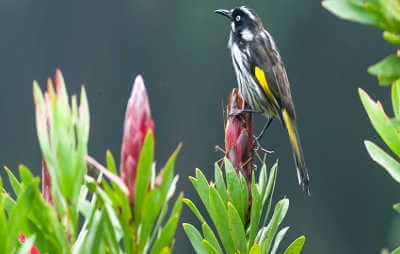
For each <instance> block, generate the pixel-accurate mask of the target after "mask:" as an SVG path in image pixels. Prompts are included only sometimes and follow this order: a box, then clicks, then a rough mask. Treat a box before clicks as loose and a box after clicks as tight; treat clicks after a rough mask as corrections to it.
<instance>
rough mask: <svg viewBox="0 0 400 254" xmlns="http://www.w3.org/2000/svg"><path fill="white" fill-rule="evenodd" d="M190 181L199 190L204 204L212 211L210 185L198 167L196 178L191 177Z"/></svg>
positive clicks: (198, 192)
mask: <svg viewBox="0 0 400 254" xmlns="http://www.w3.org/2000/svg"><path fill="white" fill-rule="evenodd" d="M189 179H190V181H191V182H192V184H193V186H194V188H195V189H196V191H197V194H198V195H199V197H200V199H201V201H202V202H203V205H204V206H205V208H206V209H207V211H208V212H209V213H210V205H209V187H210V186H209V185H208V181H207V179H206V177H205V176H204V175H203V173H202V172H201V170H200V169H198V168H197V169H196V178H193V177H189Z"/></svg>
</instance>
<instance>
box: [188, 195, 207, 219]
mask: <svg viewBox="0 0 400 254" xmlns="http://www.w3.org/2000/svg"><path fill="white" fill-rule="evenodd" d="M183 202H184V203H185V204H186V206H187V207H189V209H190V210H191V211H192V212H193V214H194V215H196V217H197V219H199V221H200V222H201V223H204V222H205V220H204V218H203V216H202V215H201V213H200V211H199V209H198V208H197V207H196V205H195V204H194V203H193V202H192V201H191V200H190V199H187V198H184V199H183Z"/></svg>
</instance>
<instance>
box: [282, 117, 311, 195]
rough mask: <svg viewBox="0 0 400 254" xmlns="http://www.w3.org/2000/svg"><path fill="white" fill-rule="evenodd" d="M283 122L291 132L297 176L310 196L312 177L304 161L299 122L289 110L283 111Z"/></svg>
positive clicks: (290, 138)
mask: <svg viewBox="0 0 400 254" xmlns="http://www.w3.org/2000/svg"><path fill="white" fill-rule="evenodd" d="M282 122H283V123H284V125H285V126H286V129H287V131H288V134H289V140H290V143H291V145H292V149H293V157H294V160H295V162H296V170H297V178H298V181H299V184H300V185H301V187H302V188H303V191H304V192H305V193H306V195H307V196H310V195H311V194H310V177H309V176H308V170H307V167H306V164H305V161H304V156H303V150H302V148H301V143H300V136H299V133H298V131H297V124H296V121H295V120H294V119H292V118H291V117H290V116H289V114H288V112H287V110H286V109H283V111H282Z"/></svg>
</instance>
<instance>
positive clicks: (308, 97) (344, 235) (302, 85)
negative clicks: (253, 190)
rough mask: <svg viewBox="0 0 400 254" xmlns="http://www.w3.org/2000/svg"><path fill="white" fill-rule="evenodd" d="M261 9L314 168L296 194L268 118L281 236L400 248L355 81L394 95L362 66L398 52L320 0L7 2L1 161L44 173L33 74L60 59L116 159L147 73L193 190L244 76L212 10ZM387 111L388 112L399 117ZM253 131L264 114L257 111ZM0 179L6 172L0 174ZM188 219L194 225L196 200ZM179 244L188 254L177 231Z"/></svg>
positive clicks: (162, 123)
mask: <svg viewBox="0 0 400 254" xmlns="http://www.w3.org/2000/svg"><path fill="white" fill-rule="evenodd" d="M243 4H244V5H247V6H249V7H252V8H254V9H255V10H256V11H257V12H258V14H259V15H260V16H261V18H262V20H263V22H264V25H265V27H266V28H267V29H269V31H270V32H271V34H272V35H273V36H274V37H275V40H276V41H277V44H278V47H279V49H280V52H281V55H282V57H283V59H284V61H285V64H286V67H287V71H288V75H289V79H290V81H291V86H292V93H293V97H294V101H295V105H296V109H297V114H298V119H299V125H300V134H301V137H302V143H303V148H304V151H305V157H306V161H307V164H308V167H309V170H310V174H311V193H312V197H311V198H306V197H305V196H304V195H303V193H301V191H300V188H299V186H298V185H297V180H296V176H295V169H294V162H293V160H292V155H291V150H290V146H289V142H288V138H287V135H286V132H285V130H284V129H283V128H282V127H281V126H280V124H279V121H276V122H274V123H273V124H272V127H270V129H269V131H268V132H267V134H266V135H265V136H264V138H263V140H262V145H263V146H264V147H266V148H268V149H272V150H274V151H275V154H274V155H272V156H271V157H270V161H269V164H270V165H272V163H273V161H274V160H275V159H276V158H278V157H279V159H280V167H279V172H278V190H277V193H276V195H275V198H276V199H277V198H282V197H283V196H285V195H287V196H288V197H289V198H290V202H291V203H290V209H289V213H288V217H287V219H286V220H285V221H284V225H290V226H291V229H290V231H289V234H288V237H287V242H286V246H287V244H288V242H289V241H290V242H291V241H293V240H294V239H295V238H296V237H297V236H298V235H300V234H305V235H306V237H307V240H306V244H305V247H304V253H325V254H329V253H378V252H379V250H380V249H381V248H382V247H394V246H393V243H392V242H391V240H389V239H392V238H396V237H393V236H390V234H389V231H390V227H391V225H392V221H393V216H394V212H393V211H392V209H391V207H392V204H393V203H395V202H396V201H398V199H397V198H396V195H398V194H399V192H398V186H397V185H396V184H395V182H394V181H393V180H392V179H391V177H390V176H389V175H387V174H386V173H385V172H384V170H383V169H381V168H380V167H379V166H378V165H376V164H375V163H374V162H373V161H372V160H371V159H370V158H369V157H368V155H367V153H366V150H365V148H364V145H363V143H362V141H363V139H365V138H368V139H372V140H374V141H376V142H377V143H378V144H380V145H382V146H383V147H384V145H383V144H382V142H381V141H380V139H379V138H378V137H377V135H376V133H375V131H374V130H373V128H372V127H371V125H370V123H369V120H368V119H367V116H366V113H365V112H364V110H363V109H362V106H361V103H360V100H359V98H358V94H357V87H359V86H360V87H363V88H364V89H366V90H367V91H368V92H369V93H370V94H371V95H372V96H373V97H374V98H375V99H381V100H383V104H384V105H389V103H390V101H389V98H390V96H389V95H390V91H389V89H388V88H381V87H378V84H377V81H376V80H375V78H374V77H372V76H369V75H368V74H367V72H366V69H367V67H368V66H369V65H372V64H373V63H375V62H377V61H378V60H379V59H381V58H383V57H384V56H386V55H388V54H389V53H391V52H394V50H395V48H393V47H390V46H388V44H386V43H385V42H384V41H383V40H382V39H381V34H380V32H379V31H378V30H376V29H374V28H371V27H367V26H362V25H358V24H354V23H349V22H345V21H342V20H339V19H337V18H336V17H334V16H333V15H331V14H330V13H328V12H327V11H326V10H324V9H323V8H322V7H321V3H320V2H319V1H316V0H314V1H295V0H281V1H272V0H269V1H255V0H253V1H247V2H243V1H240V2H239V1H226V0H225V1H211V0H203V1H190V0H180V1H155V0H141V1H136V0H117V1H106V0H99V1H54V0H19V1H14V0H1V1H0V80H1V82H0V84H1V85H0V86H1V92H0V118H1V119H2V123H1V124H0V141H1V146H0V164H1V165H8V166H9V167H10V168H12V169H14V170H15V169H16V168H17V166H18V164H19V163H24V164H26V165H27V166H28V167H30V168H31V169H32V170H34V173H35V174H36V175H40V168H41V164H40V163H41V154H40V151H39V146H38V142H37V139H36V132H35V129H34V109H33V101H32V88H31V84H32V80H38V81H39V83H40V84H41V86H42V87H44V86H45V81H46V79H47V77H48V76H49V75H53V74H54V72H55V68H61V70H62V71H63V74H64V77H65V80H66V82H67V86H68V90H69V91H70V92H74V93H77V92H79V87H80V85H81V84H85V86H86V89H87V92H88V97H89V105H90V109H91V136H90V146H89V152H90V153H91V154H92V155H94V156H95V157H96V158H98V159H99V160H101V161H103V160H104V156H105V150H106V149H108V148H109V149H110V150H111V151H112V152H113V153H114V155H115V156H116V157H119V152H120V146H121V136H122V125H123V118H124V113H125V107H126V103H127V100H128V97H129V93H130V90H131V86H132V82H133V80H134V77H135V76H136V75H137V74H139V73H140V74H142V75H143V76H144V79H145V82H146V85H147V89H148V93H149V97H150V101H151V108H152V113H153V117H154V121H155V124H156V127H155V129H156V133H155V135H156V158H157V161H158V165H159V167H160V166H161V165H162V164H163V163H164V162H165V161H166V159H167V158H168V156H169V155H170V154H171V153H172V151H173V150H174V148H175V147H176V145H177V144H178V142H183V144H184V145H183V150H182V152H181V154H180V155H179V159H178V163H177V173H178V174H179V175H180V181H179V183H178V187H177V188H178V191H184V192H185V196H187V197H190V198H192V199H194V201H199V199H198V198H197V195H196V194H195V193H194V189H193V188H192V186H191V184H190V182H189V181H188V180H187V177H188V176H189V175H193V173H194V169H195V168H196V167H198V168H201V169H203V172H205V173H206V175H207V177H208V178H210V177H211V175H212V174H213V164H214V161H216V160H217V159H218V158H220V157H221V154H220V153H217V152H215V149H214V146H215V145H216V144H219V145H223V140H224V137H223V123H222V114H221V100H224V101H227V96H228V94H229V93H230V91H231V89H232V88H233V87H234V86H236V79H235V76H234V72H233V67H232V64H231V59H230V53H229V51H228V49H227V39H228V32H229V25H228V23H227V22H226V20H225V19H223V18H221V17H219V16H217V15H215V14H214V13H213V10H214V9H217V8H232V7H235V6H238V5H243ZM391 113H392V112H390V114H391ZM255 121H256V122H255V125H256V131H257V130H259V129H260V128H261V127H262V126H263V124H264V121H265V120H264V119H263V118H261V117H256V119H255ZM0 174H1V175H2V176H4V171H0ZM181 221H182V222H183V221H190V222H196V220H195V218H194V217H193V216H192V214H191V213H190V211H189V210H188V209H186V208H185V209H184V211H183V218H182V220H181ZM175 253H193V250H192V248H191V246H190V243H189V241H188V240H187V238H186V236H185V235H184V233H183V230H182V229H181V228H179V229H178V232H177V236H176V247H175Z"/></svg>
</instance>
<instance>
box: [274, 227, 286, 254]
mask: <svg viewBox="0 0 400 254" xmlns="http://www.w3.org/2000/svg"><path fill="white" fill-rule="evenodd" d="M288 230H289V227H285V228H282V229H281V230H280V231H279V232H278V234H277V235H276V237H275V242H274V245H273V246H272V250H271V253H270V254H275V253H276V252H277V251H278V247H279V244H280V243H281V241H282V239H283V238H284V237H285V235H286V233H287V231H288Z"/></svg>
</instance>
